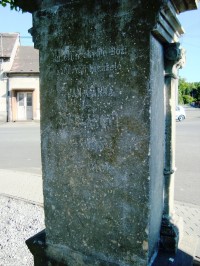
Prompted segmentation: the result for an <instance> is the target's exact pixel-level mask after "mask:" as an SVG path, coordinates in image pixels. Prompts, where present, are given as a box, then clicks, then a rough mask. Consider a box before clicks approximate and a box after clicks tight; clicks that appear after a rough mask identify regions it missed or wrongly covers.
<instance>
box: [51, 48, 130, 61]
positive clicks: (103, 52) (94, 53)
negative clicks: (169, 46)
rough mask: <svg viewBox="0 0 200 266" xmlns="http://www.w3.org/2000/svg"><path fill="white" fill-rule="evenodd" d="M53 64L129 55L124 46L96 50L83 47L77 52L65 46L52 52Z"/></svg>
mask: <svg viewBox="0 0 200 266" xmlns="http://www.w3.org/2000/svg"><path fill="white" fill-rule="evenodd" d="M50 52H51V54H52V57H53V62H54V63H56V62H57V63H58V62H59V63H61V62H74V61H78V60H81V59H97V58H101V57H107V56H123V55H126V54H127V48H126V47H124V46H119V47H114V46H113V47H110V48H96V49H90V50H89V49H87V50H85V49H84V48H83V47H81V48H79V49H77V51H75V49H74V47H70V46H67V45H66V46H65V47H63V48H61V49H59V50H56V49H52V50H50Z"/></svg>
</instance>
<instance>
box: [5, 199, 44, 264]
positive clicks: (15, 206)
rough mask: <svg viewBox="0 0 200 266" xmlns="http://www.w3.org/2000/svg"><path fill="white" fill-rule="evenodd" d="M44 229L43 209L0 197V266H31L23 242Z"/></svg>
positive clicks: (31, 257) (31, 262) (29, 254)
mask: <svg viewBox="0 0 200 266" xmlns="http://www.w3.org/2000/svg"><path fill="white" fill-rule="evenodd" d="M43 229H44V212H43V208H42V207H40V206H38V205H35V204H31V203H29V202H24V201H22V200H18V199H11V198H8V197H5V196H2V195H0V266H32V265H34V264H33V256H32V255H31V253H30V251H29V250H28V248H27V246H26V244H25V240H26V239H28V238H29V237H31V236H33V235H35V234H36V233H38V232H40V231H41V230H43Z"/></svg>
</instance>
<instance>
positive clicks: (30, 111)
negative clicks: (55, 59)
mask: <svg viewBox="0 0 200 266" xmlns="http://www.w3.org/2000/svg"><path fill="white" fill-rule="evenodd" d="M39 119H40V102H39V52H38V50H36V49H34V47H32V46H20V41H19V34H18V33H0V121H4V122H6V121H22V120H39Z"/></svg>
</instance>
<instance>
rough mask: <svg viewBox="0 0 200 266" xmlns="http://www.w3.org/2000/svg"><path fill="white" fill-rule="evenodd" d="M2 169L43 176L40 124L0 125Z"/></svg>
mask: <svg viewBox="0 0 200 266" xmlns="http://www.w3.org/2000/svg"><path fill="white" fill-rule="evenodd" d="M0 169H7V170H16V171H22V172H29V173H35V174H41V153H40V127H39V123H36V122H17V123H5V124H1V125H0Z"/></svg>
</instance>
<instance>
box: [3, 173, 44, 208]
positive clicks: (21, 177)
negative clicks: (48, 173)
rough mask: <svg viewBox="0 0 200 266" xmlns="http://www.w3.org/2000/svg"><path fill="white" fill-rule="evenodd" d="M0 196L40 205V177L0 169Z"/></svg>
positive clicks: (41, 198)
mask: <svg viewBox="0 0 200 266" xmlns="http://www.w3.org/2000/svg"><path fill="white" fill-rule="evenodd" d="M0 194H1V195H5V196H10V197H13V198H18V199H22V200H25V201H29V202H32V203H37V204H39V205H42V204H43V194H42V176H41V175H37V174H33V173H27V172H20V171H16V170H7V169H0Z"/></svg>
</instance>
